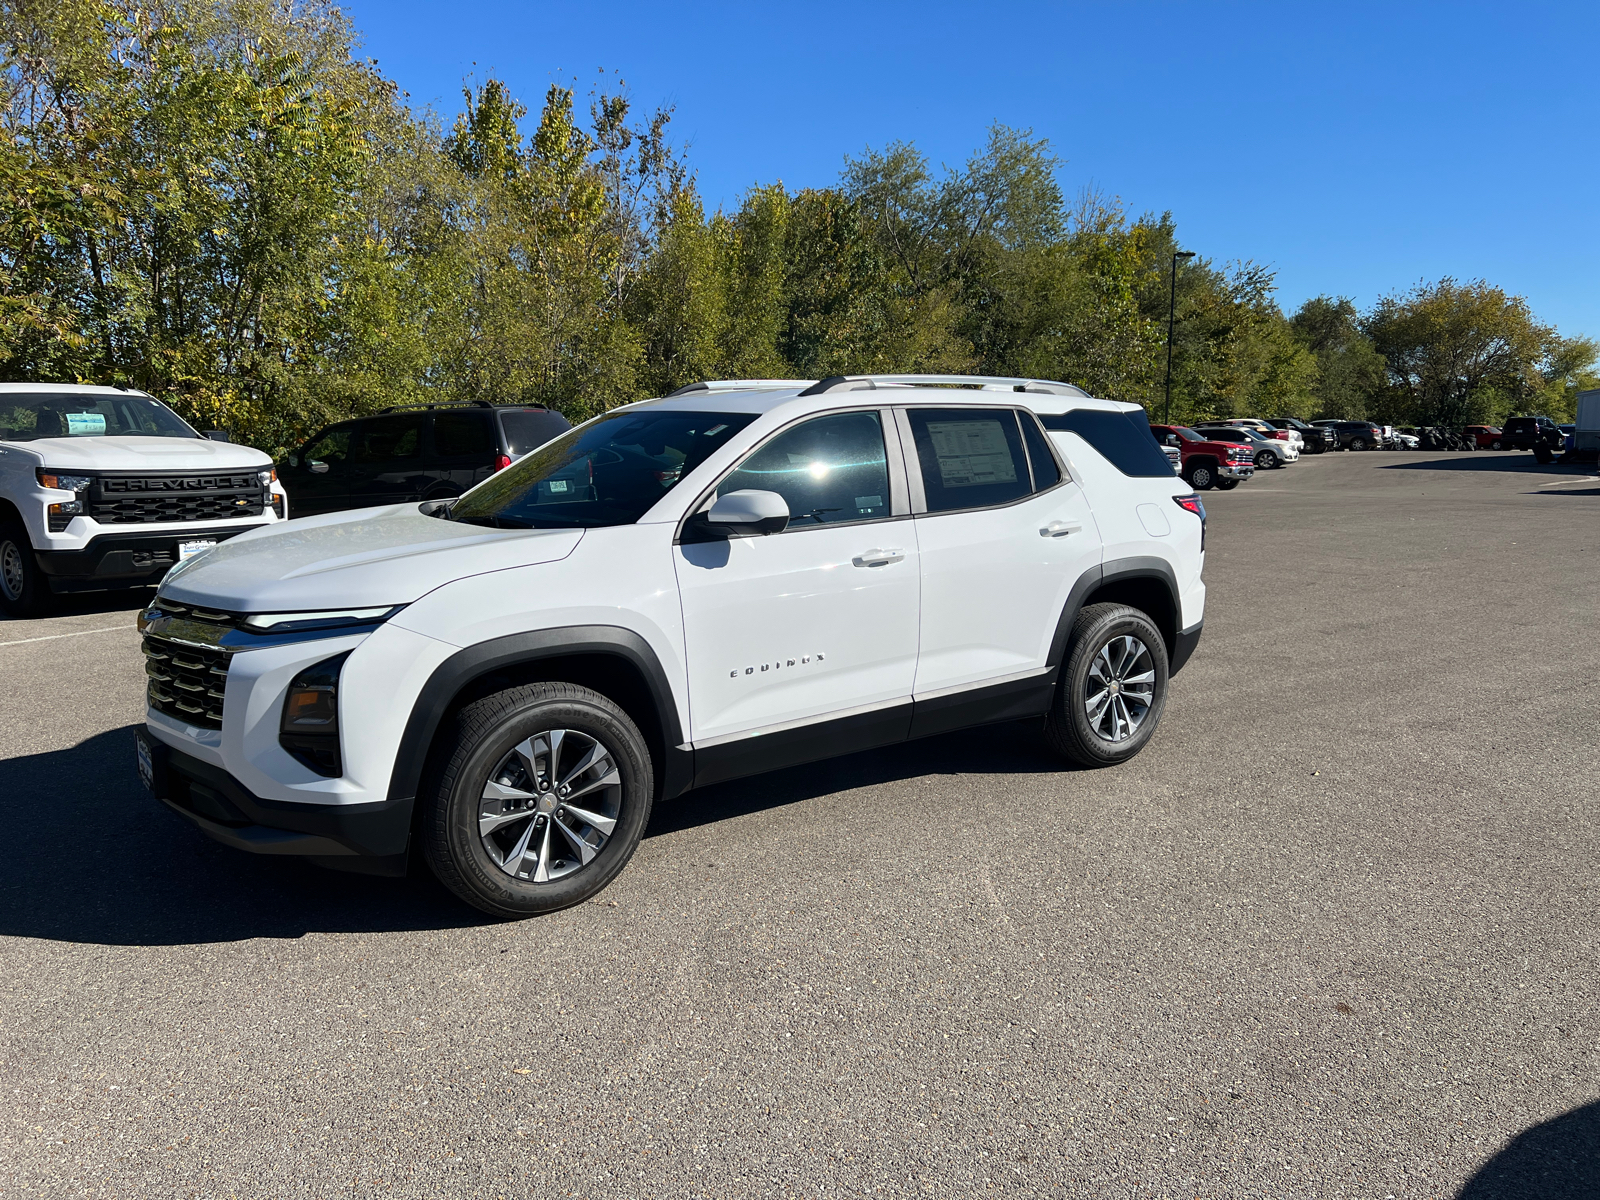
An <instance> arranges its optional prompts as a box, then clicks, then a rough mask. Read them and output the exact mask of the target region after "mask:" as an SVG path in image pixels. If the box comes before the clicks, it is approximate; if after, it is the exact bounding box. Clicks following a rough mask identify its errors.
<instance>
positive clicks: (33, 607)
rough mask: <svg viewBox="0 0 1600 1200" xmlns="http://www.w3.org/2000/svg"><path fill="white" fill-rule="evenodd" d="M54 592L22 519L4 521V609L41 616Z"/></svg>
mask: <svg viewBox="0 0 1600 1200" xmlns="http://www.w3.org/2000/svg"><path fill="white" fill-rule="evenodd" d="M51 599H52V593H51V591H50V585H49V584H48V583H46V582H45V580H44V575H43V573H42V572H41V571H40V570H39V560H38V559H36V558H35V557H34V556H33V543H32V542H30V541H29V540H28V531H27V530H26V529H25V528H23V525H22V522H21V521H17V520H14V519H13V520H10V521H7V522H5V523H4V524H3V525H0V609H4V610H5V611H6V613H7V614H8V615H9V616H13V617H37V616H40V615H41V614H43V613H44V612H45V610H46V609H47V608H48V607H49V603H50V600H51Z"/></svg>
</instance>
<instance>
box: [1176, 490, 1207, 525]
mask: <svg viewBox="0 0 1600 1200" xmlns="http://www.w3.org/2000/svg"><path fill="white" fill-rule="evenodd" d="M1172 502H1173V503H1174V504H1176V505H1177V506H1178V507H1179V508H1181V509H1183V511H1184V512H1192V513H1193V514H1194V515H1195V516H1197V517H1199V518H1200V519H1201V520H1202V521H1204V520H1205V519H1206V506H1205V505H1204V504H1202V503H1200V497H1199V496H1197V495H1195V494H1194V493H1192V492H1191V493H1190V494H1189V495H1187V496H1174V497H1173V498H1172Z"/></svg>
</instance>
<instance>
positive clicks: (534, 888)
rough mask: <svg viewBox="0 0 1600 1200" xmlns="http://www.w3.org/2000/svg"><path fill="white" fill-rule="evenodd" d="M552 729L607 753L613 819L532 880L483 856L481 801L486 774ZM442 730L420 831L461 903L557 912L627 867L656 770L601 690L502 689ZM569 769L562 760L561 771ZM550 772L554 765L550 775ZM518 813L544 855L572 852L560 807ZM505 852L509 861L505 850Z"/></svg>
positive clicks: (590, 830) (502, 910)
mask: <svg viewBox="0 0 1600 1200" xmlns="http://www.w3.org/2000/svg"><path fill="white" fill-rule="evenodd" d="M558 729H559V730H563V731H568V732H569V733H570V732H575V733H577V734H579V735H581V736H582V737H584V738H585V739H587V740H588V741H589V742H592V743H594V744H598V745H599V746H601V747H603V749H604V750H605V752H606V754H607V755H609V757H610V760H611V763H612V765H613V766H614V767H615V771H616V774H617V776H618V777H619V782H618V783H617V785H615V787H616V795H615V797H614V799H615V806H616V809H617V811H616V813H615V817H614V821H615V824H614V826H613V828H612V830H611V832H610V835H609V836H606V837H605V838H604V841H603V844H602V845H601V846H600V848H599V850H598V852H597V853H595V855H594V857H593V858H592V859H591V860H590V861H588V862H587V863H584V864H583V865H580V866H576V867H573V868H571V869H570V870H569V872H568V873H566V874H564V875H562V876H561V877H559V878H554V879H550V880H547V881H544V882H534V881H533V880H532V879H528V878H517V877H514V876H513V875H511V874H508V873H507V871H506V870H505V869H503V868H502V867H501V866H500V864H499V863H498V862H496V860H495V859H494V858H493V857H491V855H490V852H489V850H488V849H487V848H486V846H485V844H484V838H483V837H482V836H480V833H479V828H478V821H479V815H480V814H479V805H480V804H481V803H482V802H483V794H484V791H485V789H486V787H487V785H488V783H489V780H490V773H491V772H493V771H496V770H497V768H499V767H500V766H501V765H502V764H503V762H504V761H505V760H506V759H507V757H508V756H509V755H511V754H512V753H513V752H514V751H515V749H516V748H517V747H518V746H519V745H520V744H521V743H523V742H524V741H528V740H530V739H533V738H536V737H538V736H539V735H540V734H543V733H548V732H550V731H552V730H558ZM446 736H447V737H448V738H449V739H450V740H449V742H448V743H446V744H444V745H441V746H440V747H439V748H438V750H437V752H436V757H435V760H434V761H435V762H436V763H437V767H436V769H435V770H433V771H430V775H429V781H428V782H427V783H426V784H425V785H424V791H423V794H422V797H421V799H422V800H423V802H424V804H425V808H424V810H423V812H422V814H421V829H420V834H421V841H422V848H423V853H424V854H425V856H426V857H427V860H428V865H429V867H431V868H432V869H433V873H434V874H435V875H437V876H438V877H439V881H440V882H441V883H443V884H444V885H445V887H447V888H449V889H450V890H451V891H452V892H454V893H455V894H456V895H457V896H459V897H461V899H463V900H465V901H466V902H467V903H468V904H471V905H472V906H474V907H475V908H480V909H482V910H483V911H484V912H486V913H492V914H493V915H495V916H497V917H531V916H537V915H539V914H541V913H549V912H555V911H557V910H558V909H562V908H569V907H571V906H572V905H574V904H581V903H582V902H583V901H585V900H587V899H589V898H590V897H591V896H593V895H594V894H595V893H597V892H599V891H600V890H601V889H602V888H604V887H605V886H606V885H607V884H608V883H610V882H611V881H612V880H613V879H615V878H616V877H617V875H618V873H619V872H621V870H622V868H623V867H625V866H627V865H628V860H629V859H630V858H632V857H633V852H634V850H635V849H637V848H638V845H639V839H640V838H641V837H643V836H644V830H645V826H646V825H647V824H649V821H650V806H651V801H652V798H653V797H654V795H655V778H654V774H653V772H652V768H651V764H650V750H649V747H648V746H647V745H646V743H645V740H644V737H643V735H642V734H640V732H639V729H638V726H636V725H635V724H634V723H633V721H632V720H631V719H629V717H628V715H627V713H625V712H623V711H622V709H620V708H618V707H617V705H615V704H613V703H612V702H611V701H610V700H608V699H607V698H606V697H605V696H602V695H601V694H600V693H599V692H595V691H591V690H590V689H588V688H585V687H579V686H577V685H576V684H571V683H534V684H528V685H526V686H523V687H515V688H508V689H506V690H505V691H503V692H496V693H494V694H493V695H492V696H486V697H485V698H484V699H482V700H479V701H476V702H475V703H473V704H469V705H467V706H466V707H465V708H463V709H462V710H461V712H460V713H459V714H458V715H457V717H456V720H455V726H454V729H453V730H452V731H450V732H449V733H448V734H447V735H446ZM567 767H568V764H567V762H566V761H563V762H562V763H561V769H565V768H567ZM557 773H558V769H557V768H552V776H555V775H556V774H557ZM579 778H580V779H581V778H582V776H581V775H580V776H579ZM609 790H610V789H607V791H609ZM554 795H555V792H554V789H553V788H552V789H551V790H550V791H549V792H547V793H546V796H548V797H551V802H552V803H555V804H557V805H559V804H560V801H559V800H555V799H554V798H553V797H554ZM529 798H530V800H532V789H529ZM543 799H544V798H543V797H541V802H542V800H543ZM526 811H527V813H528V816H527V818H526V820H527V822H528V825H539V826H541V827H542V828H544V830H545V837H546V840H547V841H548V842H549V843H550V845H551V847H552V849H551V851H550V853H551V854H554V853H557V852H560V853H564V854H565V855H566V856H567V857H569V858H573V857H577V856H578V853H579V852H578V851H577V850H576V849H575V848H574V847H573V845H572V843H571V842H570V841H564V840H563V839H562V838H561V837H560V836H559V835H558V834H557V832H556V830H557V829H558V825H557V823H556V821H555V820H554V817H556V816H560V815H561V813H562V811H563V810H562V809H561V808H560V807H557V809H556V810H555V812H554V813H553V814H551V815H550V816H541V815H538V814H540V813H542V812H543V809H542V808H541V807H540V805H539V804H537V803H536V804H533V805H532V806H530V807H528V808H527V809H526ZM570 819H572V818H570V817H569V820H570ZM573 823H574V824H576V825H578V826H579V827H580V831H582V830H584V829H587V833H586V834H585V836H586V837H589V838H593V837H597V836H601V835H600V834H599V831H598V827H586V826H585V824H584V822H582V821H581V820H574V821H573ZM527 827H528V826H520V828H527ZM505 829H506V831H507V836H509V837H510V838H512V839H514V838H515V837H516V836H517V833H518V829H519V826H518V825H517V824H515V823H508V824H507V825H506V827H505ZM496 836H498V835H496ZM530 837H531V834H530ZM505 857H506V858H507V859H508V860H509V859H510V854H509V853H507V854H506V855H505ZM547 857H548V856H547ZM563 865H564V864H563Z"/></svg>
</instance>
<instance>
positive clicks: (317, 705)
mask: <svg viewBox="0 0 1600 1200" xmlns="http://www.w3.org/2000/svg"><path fill="white" fill-rule="evenodd" d="M349 657H350V651H348V650H346V651H345V652H344V653H343V654H340V655H336V656H335V657H333V658H329V659H325V660H324V661H322V662H319V663H317V664H316V665H314V666H310V667H307V668H306V669H305V670H303V671H301V672H300V673H299V674H298V675H296V676H295V677H294V679H293V680H292V681H291V682H290V684H289V694H288V695H286V696H285V697H284V698H283V716H282V718H281V719H280V722H279V726H278V744H279V745H280V746H282V747H283V748H284V749H285V750H287V751H288V752H289V753H290V754H291V755H293V756H294V757H295V758H296V759H298V760H299V761H300V762H301V763H303V764H304V765H305V766H308V767H310V768H311V769H312V770H313V771H315V772H316V773H317V774H318V775H323V776H327V777H328V778H330V779H331V778H333V777H335V776H338V775H342V774H344V763H343V759H342V756H341V755H340V753H339V672H340V671H342V670H344V662H345V659H347V658H349Z"/></svg>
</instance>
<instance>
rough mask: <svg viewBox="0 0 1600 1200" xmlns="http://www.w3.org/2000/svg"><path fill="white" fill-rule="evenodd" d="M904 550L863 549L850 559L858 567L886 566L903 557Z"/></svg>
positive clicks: (904, 554)
mask: <svg viewBox="0 0 1600 1200" xmlns="http://www.w3.org/2000/svg"><path fill="white" fill-rule="evenodd" d="M905 556H906V552H905V551H904V550H863V551H862V552H861V553H860V554H858V555H856V556H855V557H854V558H852V559H851V560H850V561H851V562H852V563H854V564H855V565H856V566H858V567H887V566H888V565H889V564H890V563H897V562H900V561H901V560H902V559H904V558H905Z"/></svg>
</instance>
